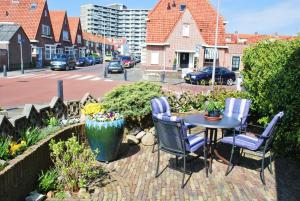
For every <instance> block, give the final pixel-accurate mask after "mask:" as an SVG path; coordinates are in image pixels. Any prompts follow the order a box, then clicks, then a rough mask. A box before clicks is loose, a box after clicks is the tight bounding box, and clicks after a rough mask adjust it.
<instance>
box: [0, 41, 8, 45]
mask: <svg viewBox="0 0 300 201" xmlns="http://www.w3.org/2000/svg"><path fill="white" fill-rule="evenodd" d="M0 44H2V45H8V44H9V41H0Z"/></svg>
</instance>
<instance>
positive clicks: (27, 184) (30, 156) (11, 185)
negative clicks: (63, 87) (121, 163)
mask: <svg viewBox="0 0 300 201" xmlns="http://www.w3.org/2000/svg"><path fill="white" fill-rule="evenodd" d="M83 134H84V123H81V124H77V125H73V126H70V127H67V128H65V129H63V130H61V131H59V132H57V133H55V134H54V135H52V136H49V137H48V138H46V139H44V140H42V141H40V142H39V143H38V144H36V145H33V146H32V147H30V148H28V149H27V150H26V151H25V152H24V153H23V154H21V155H19V156H17V157H16V158H14V159H13V160H11V161H9V165H8V166H6V167H5V168H4V169H3V170H2V171H1V172H0V201H20V200H24V198H25V197H26V195H27V194H28V192H31V191H32V190H34V189H36V184H37V180H38V176H39V174H40V173H41V170H47V169H49V167H50V166H51V159H50V150H49V143H50V141H51V139H54V140H56V141H58V140H66V139H68V138H70V137H71V136H72V135H76V136H78V138H79V139H82V137H83Z"/></svg>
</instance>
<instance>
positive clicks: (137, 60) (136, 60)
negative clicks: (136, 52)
mask: <svg viewBox="0 0 300 201" xmlns="http://www.w3.org/2000/svg"><path fill="white" fill-rule="evenodd" d="M134 61H135V63H136V64H137V63H141V57H140V56H135V57H134Z"/></svg>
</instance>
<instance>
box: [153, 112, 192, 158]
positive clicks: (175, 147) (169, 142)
mask: <svg viewBox="0 0 300 201" xmlns="http://www.w3.org/2000/svg"><path fill="white" fill-rule="evenodd" d="M153 123H154V127H155V130H156V134H157V137H158V142H159V147H160V148H161V149H163V150H164V151H167V152H171V153H179V154H184V153H185V150H186V142H185V139H186V137H187V130H186V128H185V126H184V122H183V120H182V119H181V118H178V117H175V116H171V117H170V116H166V115H163V114H158V115H153Z"/></svg>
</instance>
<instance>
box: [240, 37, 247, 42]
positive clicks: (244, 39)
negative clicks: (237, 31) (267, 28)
mask: <svg viewBox="0 0 300 201" xmlns="http://www.w3.org/2000/svg"><path fill="white" fill-rule="evenodd" d="M246 42H247V39H246V38H239V39H238V43H246Z"/></svg>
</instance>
